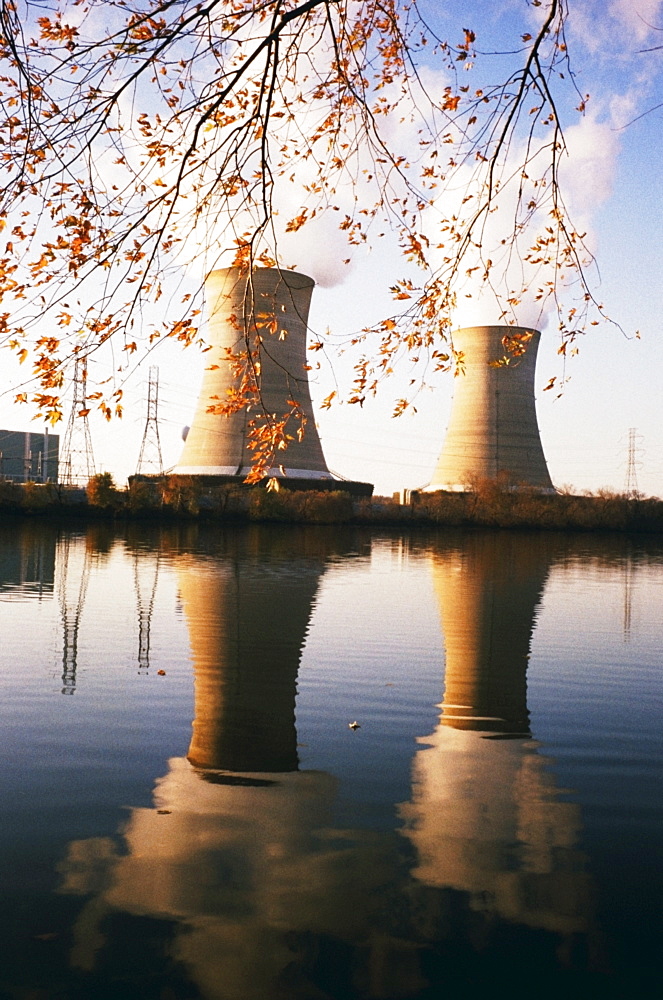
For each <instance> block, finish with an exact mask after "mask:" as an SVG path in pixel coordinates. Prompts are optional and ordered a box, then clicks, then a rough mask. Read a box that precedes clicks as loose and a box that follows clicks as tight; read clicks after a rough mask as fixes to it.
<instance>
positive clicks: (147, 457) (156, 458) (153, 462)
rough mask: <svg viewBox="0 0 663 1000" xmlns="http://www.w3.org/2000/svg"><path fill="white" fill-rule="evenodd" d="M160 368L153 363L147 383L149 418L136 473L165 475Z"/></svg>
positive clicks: (146, 422)
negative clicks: (160, 406) (162, 447)
mask: <svg viewBox="0 0 663 1000" xmlns="http://www.w3.org/2000/svg"><path fill="white" fill-rule="evenodd" d="M158 406H159V369H158V368H157V366H156V365H152V366H151V367H150V370H149V381H148V384H147V420H146V421H145V430H144V431H143V441H142V443H141V446H140V455H139V456H138V465H137V466H136V475H140V474H143V475H153V476H161V475H163V459H162V457H161V441H160V440H159V421H158Z"/></svg>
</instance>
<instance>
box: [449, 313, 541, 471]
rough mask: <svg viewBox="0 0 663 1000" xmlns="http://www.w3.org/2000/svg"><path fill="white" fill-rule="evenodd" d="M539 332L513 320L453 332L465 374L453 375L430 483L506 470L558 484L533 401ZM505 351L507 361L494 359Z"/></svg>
mask: <svg viewBox="0 0 663 1000" xmlns="http://www.w3.org/2000/svg"><path fill="white" fill-rule="evenodd" d="M539 337H540V334H539V333H538V331H536V330H526V329H524V328H521V327H513V326H473V327H468V328H466V329H464V330H458V331H456V333H454V335H453V344H454V348H455V350H456V351H459V352H462V354H463V358H464V365H465V374H464V375H460V376H459V377H458V378H457V379H456V382H455V386H454V401H453V407H452V411H451V418H450V421H449V428H448V431H447V436H446V439H445V442H444V446H443V448H442V454H441V455H440V459H439V461H438V463H437V468H436V469H435V472H434V473H433V477H432V479H431V483H430V486H429V489H431V488H433V487H434V488H436V489H450V490H463V489H466V488H467V486H468V485H469V484H471V483H472V481H473V480H477V479H497V478H498V477H499V476H500V475H504V476H507V477H508V479H509V481H510V482H511V483H513V484H514V485H524V486H530V487H534V488H536V489H540V490H552V488H553V486H552V482H551V479H550V475H549V473H548V467H547V465H546V460H545V456H544V454H543V448H542V447H541V439H540V437H539V428H538V425H537V422H536V407H535V404H534V369H535V366H536V352H537V348H538V343H539ZM513 347H515V350H513ZM522 347H525V348H526V349H525V351H524V353H523V354H518V353H517V351H518V350H520V349H522ZM505 356H506V357H508V358H509V364H508V365H498V366H495V365H494V364H493V363H494V362H496V361H499V360H500V359H502V358H504V357H505Z"/></svg>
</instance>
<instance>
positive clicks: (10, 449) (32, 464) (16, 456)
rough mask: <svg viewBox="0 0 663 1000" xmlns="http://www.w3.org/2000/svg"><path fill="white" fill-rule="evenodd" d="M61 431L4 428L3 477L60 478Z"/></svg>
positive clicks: (0, 445) (0, 441) (0, 442)
mask: <svg viewBox="0 0 663 1000" xmlns="http://www.w3.org/2000/svg"><path fill="white" fill-rule="evenodd" d="M59 449H60V438H59V436H58V435H57V434H49V433H48V430H45V431H44V433H43V434H35V433H34V432H32V431H8V430H0V479H9V480H11V481H12V482H15V483H27V482H33V483H47V482H55V483H57V481H58V460H59Z"/></svg>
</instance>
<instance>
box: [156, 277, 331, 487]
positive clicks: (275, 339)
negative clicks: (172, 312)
mask: <svg viewBox="0 0 663 1000" xmlns="http://www.w3.org/2000/svg"><path fill="white" fill-rule="evenodd" d="M314 284H315V282H314V281H313V279H312V278H309V277H307V276H306V275H305V274H299V273H297V272H295V271H283V270H280V269H278V268H267V267H261V268H256V269H255V270H253V271H251V272H243V271H240V269H239V268H237V267H229V268H224V269H222V270H218V271H212V273H211V274H210V275H209V277H208V279H207V281H206V283H205V291H206V296H207V311H208V334H207V341H208V343H209V344H210V346H211V348H212V350H210V351H208V352H207V354H206V357H207V358H209V359H210V363H213V364H215V365H218V367H217V368H215V369H213V370H210V369H208V370H207V371H206V372H205V374H204V377H203V383H202V386H201V389H200V395H199V397H198V404H197V408H196V412H195V415H194V418H193V422H192V424H191V428H190V430H189V431H188V434H187V437H186V441H185V444H184V449H183V451H182V456H181V458H180V461H179V463H178V465H177V466H176V467H175V469H174V470H173V471H174V473H175V474H176V475H188V476H245V475H246V474H247V473H248V472H249V470H250V468H251V465H252V462H253V458H254V456H253V452H252V451H251V450H250V448H249V447H248V445H249V441H250V438H249V430H250V428H249V421H250V420H251V417H257V418H258V419H260V418H261V417H262V416H263V415H264V414H269V415H272V414H273V415H275V417H276V419H280V418H282V416H283V415H284V414H285V413H287V412H288V411H289V410H290V405H289V404H288V402H287V401H288V400H289V399H291V400H296V401H297V403H299V405H300V407H301V409H302V411H303V412H304V414H305V416H306V426H305V432H304V437H303V439H302V440H301V441H298V440H297V439H296V437H295V439H294V440H293V441H291V442H290V443H289V445H288V448H287V450H286V451H284V452H282V453H279V457H280V456H281V454H282V456H283V466H284V468H285V476H286V477H287V478H300V479H312V480H332V481H333V476H332V474H331V473H330V471H329V469H328V468H327V463H326V462H325V457H324V454H323V452H322V445H321V444H320V438H319V436H318V431H317V429H316V425H315V417H314V413H313V404H312V402H311V394H310V390H309V385H308V373H307V371H306V369H305V367H304V366H305V365H306V329H307V322H308V312H309V306H310V302H311V294H312V292H313V286H314ZM256 322H257V323H258V324H259V326H258V330H259V332H260V333H261V334H262V337H263V339H262V343H261V344H260V347H259V352H260V395H261V402H260V407H259V408H258V406H254V407H253V408H252V410H251V412H250V413H247V411H246V410H240V411H238V412H237V413H233V414H230V415H224V414H215V413H208V412H207V410H208V408H209V406H210V405H212V404H213V403H214V402H215V401H216V400H219V401H224V400H226V399H228V394H229V392H231V391H232V390H233V389H234V388H235V387H236V385H237V382H236V378H235V376H234V374H233V370H232V364H231V362H230V361H228V360H227V359H226V349H228V350H229V351H230V352H232V353H233V354H240V353H242V352H244V351H246V350H247V339H248V343H249V346H250V347H251V348H252V347H253V344H252V339H253V337H254V333H255V330H256ZM270 327H271V330H270ZM247 334H248V337H247ZM269 475H271V476H276V477H279V476H281V475H282V472H281V471H280V469H279V468H278V467H277V468H274V469H271V470H270V471H269Z"/></svg>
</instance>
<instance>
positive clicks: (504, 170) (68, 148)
mask: <svg viewBox="0 0 663 1000" xmlns="http://www.w3.org/2000/svg"><path fill="white" fill-rule="evenodd" d="M531 5H532V7H534V8H541V16H540V18H539V20H538V21H537V27H535V28H532V32H531V33H529V32H528V33H525V34H522V36H521V37H519V38H517V39H514V46H513V48H514V56H513V60H512V62H511V64H510V69H509V70H508V71H507V73H506V77H505V78H504V79H503V80H501V81H499V82H497V83H495V84H493V85H490V86H477V85H474V86H473V76H472V72H473V67H474V66H475V64H476V63H478V62H480V59H481V57H480V56H479V55H478V54H477V45H476V33H475V30H473V29H471V28H467V29H465V30H464V32H463V33H462V37H460V38H457V39H451V40H445V39H442V38H440V37H438V36H437V35H436V34H435V31H434V30H432V29H431V27H430V26H429V25H428V24H427V23H426V21H425V19H424V18H423V17H422V16H420V14H419V12H418V10H417V6H416V4H415V3H409V2H406V0H303V2H298V0H265V2H263V3H257V2H256V0H233V2H230V0H209V2H207V3H205V4H201V3H199V2H197V0H134V2H132V3H131V4H127V3H126V2H125V0H76V2H73V3H72V2H71V0H53V3H52V4H50V5H48V6H42V5H41V4H34V3H31V2H29V0H1V2H0V77H1V80H0V86H1V89H2V93H1V95H0V96H1V110H0V145H1V153H2V158H3V164H4V167H5V183H4V190H3V192H2V195H1V196H0V226H1V227H2V228H4V229H5V231H6V233H7V241H6V245H5V248H4V256H2V258H1V259H0V299H2V300H3V303H4V304H3V306H2V309H3V311H2V312H1V313H0V337H1V338H2V340H3V341H4V343H6V344H9V346H10V347H11V348H12V349H13V350H14V351H15V352H16V353H17V356H18V357H19V359H20V360H21V361H24V360H25V361H28V360H29V362H30V364H31V366H32V375H33V376H34V379H36V389H35V391H34V392H32V393H30V392H28V391H23V392H21V393H19V395H18V396H17V399H18V400H20V401H22V402H29V401H31V402H32V404H33V405H34V406H35V407H36V409H37V410H38V411H39V413H40V414H41V415H43V416H44V417H46V418H47V419H49V420H50V421H51V422H53V423H56V422H57V421H58V420H59V419H60V418H61V415H62V406H63V403H62V394H63V390H64V389H65V387H66V380H67V372H68V370H69V366H70V365H71V364H72V363H73V361H74V360H76V359H77V358H78V359H83V360H84V362H85V364H86V366H87V364H88V361H89V359H90V358H91V357H92V356H95V355H96V356H99V357H103V356H104V345H106V344H108V342H109V341H112V342H113V345H114V355H113V357H114V359H117V358H118V357H119V358H122V359H124V360H123V361H122V364H121V365H120V371H119V372H118V371H117V362H116V360H115V361H113V366H114V370H111V374H110V376H109V377H108V378H103V377H98V378H97V384H96V386H95V385H93V384H92V381H91V372H90V369H89V368H87V372H88V376H89V378H90V390H89V392H88V395H87V397H86V399H84V400H83V401H82V405H81V411H80V412H81V414H86V413H87V412H89V409H90V407H91V406H98V407H99V408H100V410H101V411H102V412H103V414H104V415H105V416H106V417H107V418H109V419H110V418H111V417H112V416H113V415H117V416H120V415H121V413H122V394H123V388H122V385H123V379H124V378H125V376H126V375H127V374H128V373H129V372H130V371H131V370H132V368H133V366H134V365H135V363H137V361H138V360H139V359H140V358H141V357H143V356H145V354H146V352H148V351H149V350H150V349H151V348H152V347H153V346H154V344H155V343H156V342H157V341H158V340H159V339H162V338H175V339H176V340H177V341H179V342H180V343H182V344H183V345H189V344H192V343H198V344H199V345H200V346H202V347H204V346H205V345H204V338H203V337H202V336H201V334H200V315H201V288H202V282H201V281H200V280H198V281H197V282H195V283H194V284H192V285H190V286H184V285H182V282H183V281H184V277H183V276H184V267H185V265H186V267H187V268H188V270H189V272H191V271H192V270H193V269H194V268H195V270H196V273H198V274H199V275H205V274H207V273H209V271H210V270H212V269H213V268H214V267H217V266H219V265H221V264H223V265H225V264H227V263H230V262H231V261H232V262H234V263H236V264H238V265H240V266H241V267H243V268H246V269H249V270H250V269H251V268H252V267H253V266H255V265H256V264H262V265H268V266H272V265H277V266H288V265H289V264H292V263H295V264H297V263H298V262H299V261H298V260H297V259H294V260H293V253H294V252H293V251H292V250H290V249H288V240H289V238H290V237H291V234H296V235H297V236H298V237H299V235H300V233H302V232H306V230H307V229H309V228H310V227H313V229H312V232H313V238H315V239H318V241H319V240H320V237H319V234H318V233H317V231H316V230H315V226H317V225H318V223H319V221H320V220H321V219H322V220H325V224H330V220H332V221H331V226H332V228H333V230H334V232H335V233H336V234H337V235H338V234H339V233H340V234H341V235H342V236H343V237H344V238H345V239H346V240H347V247H346V249H345V250H344V251H340V252H338V253H337V256H338V257H339V264H340V261H341V259H342V260H343V262H344V263H347V262H349V261H350V259H351V258H352V254H353V252H355V249H356V248H357V247H362V246H369V245H376V244H377V242H378V241H379V240H380V238H381V237H382V236H383V234H384V233H385V232H386V231H387V230H388V229H391V231H392V232H393V233H394V238H395V240H397V242H398V244H399V245H400V247H401V248H402V252H403V256H404V262H403V271H404V272H405V273H404V274H401V275H399V276H396V275H395V276H394V277H393V280H391V291H392V294H393V298H394V302H395V308H394V313H393V315H391V316H387V317H385V318H384V319H382V320H381V321H380V322H379V323H378V324H377V325H376V326H375V327H374V328H372V329H371V330H365V331H362V332H357V333H356V334H355V335H354V336H353V337H352V344H353V345H354V346H355V348H356V350H357V352H358V358H357V361H356V368H355V378H354V382H353V384H352V385H351V386H350V387H349V391H348V392H347V393H345V395H346V397H347V399H348V400H349V401H350V402H353V403H360V404H361V403H362V402H363V401H364V399H365V398H366V396H367V395H368V394H371V393H374V392H375V391H376V389H377V386H378V383H379V381H380V380H381V378H382V377H383V376H385V375H387V374H389V373H390V372H391V371H393V370H394V367H395V366H396V365H397V364H399V363H400V362H401V361H402V360H403V359H404V358H405V356H407V355H409V357H410V358H412V359H418V358H420V357H423V356H427V357H428V358H429V360H430V367H431V368H433V369H449V368H452V367H454V365H455V364H456V363H457V362H458V361H459V360H462V359H459V358H457V357H456V356H455V355H454V351H453V347H452V345H451V344H450V343H449V340H448V330H449V325H450V312H451V310H452V309H453V307H454V305H455V303H456V300H457V297H458V296H460V295H462V296H465V295H467V294H470V292H469V291H468V288H469V286H470V285H471V286H472V287H474V288H475V289H476V288H477V287H479V286H481V285H485V286H486V287H488V288H490V289H491V294H493V295H494V297H495V300H496V301H499V302H500V304H501V311H502V316H503V318H504V321H505V322H514V321H515V320H516V312H517V306H518V303H519V301H520V299H521V298H522V296H523V295H525V294H527V295H529V296H531V297H532V298H533V299H534V300H535V301H538V302H540V303H541V305H542V306H543V304H544V303H545V302H546V300H548V299H550V298H552V299H553V300H555V301H556V302H557V305H558V310H559V322H560V330H561V335H562V343H561V347H560V350H562V351H565V350H566V345H567V343H568V341H569V340H572V339H573V338H574V337H575V335H576V333H577V331H578V330H579V329H582V326H583V322H584V319H583V317H584V315H585V312H586V309H587V307H588V305H589V304H590V303H591V295H590V292H589V290H588V288H587V285H586V282H585V277H584V273H585V272H584V266H585V264H586V262H587V259H588V255H587V253H586V251H585V248H584V247H583V242H582V235H581V234H578V233H577V232H575V231H574V229H573V226H572V224H571V223H570V221H569V219H568V218H567V213H566V210H565V206H564V202H563V199H562V197H561V193H560V190H559V183H558V180H559V178H558V168H559V162H560V157H561V156H562V153H563V151H564V140H563V136H562V133H561V129H560V121H559V116H558V114H557V109H556V97H555V93H554V88H556V87H560V88H562V89H563V88H568V94H567V91H566V90H563V92H564V98H565V101H566V99H567V96H570V97H571V100H572V101H573V100H575V103H576V104H577V107H578V110H579V112H580V113H582V111H583V110H584V105H585V98H584V97H583V96H582V95H579V94H576V93H575V91H574V83H573V80H574V76H573V73H572V72H571V71H570V67H569V65H568V53H567V45H566V40H565V34H564V31H565V21H566V17H567V0H547V2H546V3H543V0H531ZM469 13H470V14H471V8H470V11H469ZM567 103H568V101H567ZM447 196H449V197H451V199H452V203H453V205H452V207H448V205H447V203H446V202H445V201H444V199H445V197H447ZM498 209H499V212H500V215H499V218H500V219H501V226H500V232H499V234H498V235H497V236H496V235H495V234H494V228H495V227H494V219H495V218H496V216H495V213H496V212H497V211H498ZM489 223H490V224H489ZM323 242H324V240H323ZM512 259H519V260H520V262H521V264H522V267H521V271H522V276H521V280H520V283H519V284H520V287H518V286H514V285H513V283H512V282H511V280H510V279H509V281H508V282H507V281H506V279H505V278H504V269H505V267H507V266H508V263H509V261H510V260H512ZM303 263H305V261H304V262H303ZM500 275H502V277H500ZM565 279H566V280H567V284H569V283H570V284H573V283H574V282H575V284H576V286H577V296H576V297H577V299H578V301H577V302H576V303H575V304H574V305H573V306H571V307H570V306H569V304H568V302H566V301H564V300H563V299H559V298H558V292H559V289H560V287H561V285H563V283H564V281H565ZM178 288H179V289H180V293H179V301H178V295H177V294H175V293H174V292H173V289H178ZM166 291H167V292H168V294H167V295H166V294H165V293H166ZM160 300H161V302H160ZM166 303H167V308H166V305H165V304H166ZM162 307H163V308H162ZM254 320H255V321H254V323H253V324H252V326H251V327H250V329H248V330H247V331H244V332H243V333H242V334H240V335H238V336H239V341H240V342H239V344H238V349H237V351H236V352H234V353H233V354H232V356H231V357H229V358H227V359H225V361H227V362H228V363H232V364H233V365H235V366H236V374H237V391H236V392H235V393H233V396H232V399H230V400H228V401H225V405H230V406H231V407H233V406H234V407H244V406H251V407H252V411H253V417H252V419H253V421H254V427H255V441H256V446H257V455H256V462H257V463H258V462H261V461H263V460H264V463H266V464H267V465H268V464H269V461H270V460H271V458H270V456H273V453H274V452H275V450H276V449H277V448H278V446H279V443H280V441H281V438H282V435H283V432H284V420H287V419H288V417H290V416H291V415H292V414H283V415H280V414H270V413H266V412H265V411H264V408H262V409H261V407H260V372H259V370H258V368H257V365H256V358H257V356H258V347H259V345H260V343H261V342H262V341H263V340H264V339H265V338H268V337H269V336H271V335H272V334H273V331H272V329H271V327H270V319H269V316H268V315H260V314H257V315H256V316H255V317H254ZM242 338H243V341H242ZM322 346H323V344H322V342H320V343H316V344H313V345H312V347H313V349H316V348H321V347H322ZM108 356H110V355H108ZM340 394H341V395H342V394H343V393H340ZM334 395H335V393H332V394H331V396H330V397H329V399H328V400H327V403H330V402H331V398H332V397H333V396H334ZM408 405H409V400H408V399H403V400H400V401H399V402H398V403H397V405H396V412H401V411H402V410H403V409H404V408H406V407H407V406H408ZM296 406H297V404H296V402H293V414H294V416H295V417H296V416H297V414H296V412H295V411H296ZM263 452H268V453H269V455H268V456H267V458H265V455H264V454H263ZM264 463H263V464H264Z"/></svg>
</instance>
